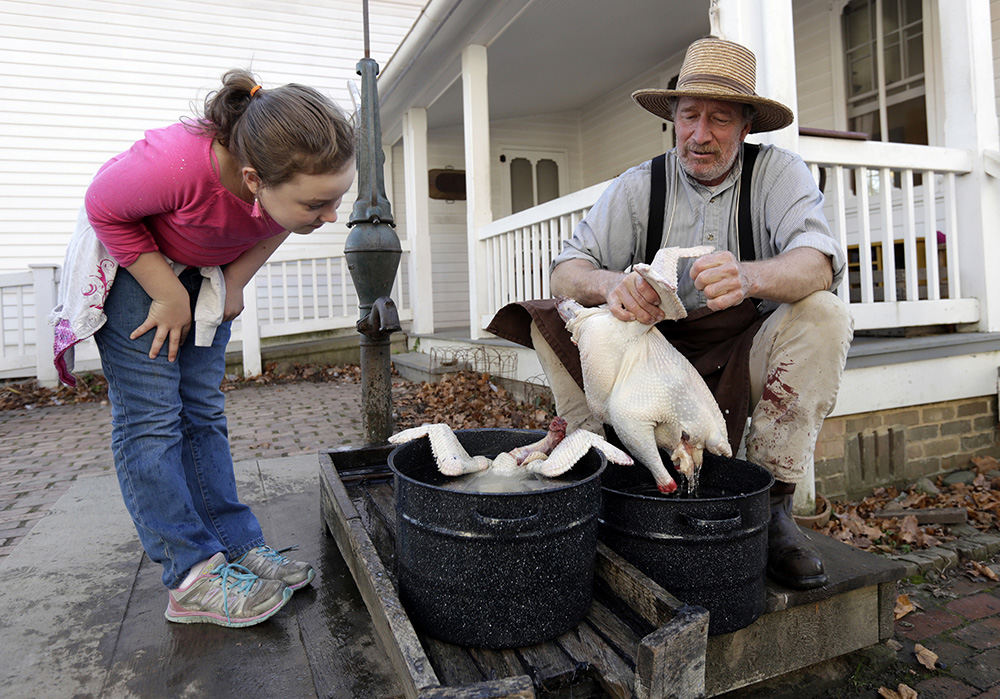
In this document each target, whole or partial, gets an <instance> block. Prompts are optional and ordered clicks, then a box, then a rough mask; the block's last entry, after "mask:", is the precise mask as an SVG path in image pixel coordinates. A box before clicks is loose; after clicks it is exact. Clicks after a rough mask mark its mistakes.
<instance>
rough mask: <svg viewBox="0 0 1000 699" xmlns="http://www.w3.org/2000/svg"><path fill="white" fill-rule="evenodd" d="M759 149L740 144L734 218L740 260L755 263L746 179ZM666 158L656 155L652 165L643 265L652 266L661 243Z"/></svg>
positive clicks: (664, 155)
mask: <svg viewBox="0 0 1000 699" xmlns="http://www.w3.org/2000/svg"><path fill="white" fill-rule="evenodd" d="M759 152H760V146H758V145H757V144H755V143H744V144H743V172H742V173H741V174H740V204H739V211H738V212H737V216H736V223H737V230H738V235H739V242H740V260H742V261H744V262H745V261H747V260H755V259H757V254H756V252H755V251H754V246H753V223H752V222H751V220H750V179H751V177H752V176H753V165H754V162H755V161H756V160H757V154H758V153H759ZM666 163H667V156H666V154H663V155H658V156H656V157H655V158H653V162H652V168H651V170H652V180H651V182H650V186H651V189H650V192H649V220H648V222H647V224H646V264H652V263H653V257H655V256H656V252H657V251H658V250H659V249H660V244H661V242H662V241H663V205H664V204H665V203H666V196H667V164H666Z"/></svg>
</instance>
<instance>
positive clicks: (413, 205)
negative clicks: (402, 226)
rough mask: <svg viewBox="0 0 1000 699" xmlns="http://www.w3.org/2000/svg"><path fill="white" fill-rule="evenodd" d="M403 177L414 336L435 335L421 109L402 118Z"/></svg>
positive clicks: (424, 120)
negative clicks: (433, 333)
mask: <svg viewBox="0 0 1000 699" xmlns="http://www.w3.org/2000/svg"><path fill="white" fill-rule="evenodd" d="M403 176H404V181H405V197H406V239H407V241H408V242H409V243H410V256H409V265H408V270H409V277H410V307H411V308H412V309H413V333H414V334H416V335H428V334H430V333H432V332H434V288H433V285H432V284H431V276H432V270H431V227H430V213H429V211H428V206H427V201H428V191H427V189H428V185H427V110H426V109H424V108H423V107H411V108H410V109H408V110H406V113H405V114H403Z"/></svg>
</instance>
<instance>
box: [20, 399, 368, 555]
mask: <svg viewBox="0 0 1000 699" xmlns="http://www.w3.org/2000/svg"><path fill="white" fill-rule="evenodd" d="M360 403H361V386H360V384H356V383H351V382H346V381H345V382H328V383H310V382H299V383H291V384H279V385H263V386H253V387H247V388H239V389H236V390H234V391H230V392H229V393H227V394H226V415H227V418H228V421H229V438H230V443H231V446H232V452H233V459H234V460H236V461H241V460H243V459H253V458H270V457H281V456H293V455H295V454H305V453H310V452H316V451H319V450H320V449H325V448H331V447H336V446H341V445H345V444H358V443H360V441H361V440H362V437H363V431H362V425H361V409H360ZM110 416H111V408H110V406H108V405H106V404H105V405H100V404H97V403H80V404H76V405H63V406H55V407H47V408H36V409H33V410H6V411H0V558H2V557H4V556H6V555H7V554H9V553H10V551H12V550H13V548H14V547H15V546H16V545H17V544H18V542H20V540H21V539H23V538H24V536H25V535H26V534H27V533H28V532H29V531H30V530H31V528H32V527H33V526H34V525H35V522H37V521H38V520H39V519H41V518H42V517H44V516H45V515H46V514H48V512H49V509H50V508H51V507H52V505H53V504H55V502H56V500H58V499H59V497H60V496H61V495H62V494H63V493H65V492H66V490H68V489H69V487H70V485H71V484H72V482H73V481H74V480H76V479H77V478H83V477H86V476H91V475H100V474H105V473H112V472H113V471H114V464H113V462H112V459H111V447H110V443H111V437H110V431H111V427H110V420H111V417H110Z"/></svg>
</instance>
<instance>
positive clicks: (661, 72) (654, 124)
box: [580, 27, 707, 187]
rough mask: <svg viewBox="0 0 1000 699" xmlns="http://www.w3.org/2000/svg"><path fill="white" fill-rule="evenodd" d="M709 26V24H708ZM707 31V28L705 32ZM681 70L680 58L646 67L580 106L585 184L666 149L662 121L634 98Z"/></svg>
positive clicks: (601, 179) (603, 179)
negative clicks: (633, 97) (637, 91)
mask: <svg viewBox="0 0 1000 699" xmlns="http://www.w3.org/2000/svg"><path fill="white" fill-rule="evenodd" d="M706 29H707V27H706ZM706 33H707V32H706ZM679 70H680V58H676V59H674V60H672V61H669V62H667V63H665V64H662V65H660V66H657V67H656V68H654V69H652V70H649V71H646V72H645V73H643V74H642V75H639V76H637V77H636V78H635V79H633V80H631V81H630V82H628V83H625V84H624V85H621V86H619V87H617V88H615V89H614V90H612V91H611V92H609V93H607V94H605V95H603V96H602V97H600V98H598V99H597V100H594V102H592V103H591V104H589V105H587V106H586V107H585V108H584V109H582V110H581V119H580V121H581V128H580V137H581V140H582V141H583V143H584V144H586V145H585V148H584V150H583V177H582V183H581V184H582V186H584V187H586V186H589V185H592V184H594V183H595V182H603V181H605V180H608V179H611V178H612V177H615V176H617V175H619V174H621V173H622V172H624V171H625V170H627V169H628V168H630V167H632V166H633V165H637V164H639V163H641V162H644V161H646V160H649V158H651V157H652V156H654V155H656V154H657V153H661V152H663V150H664V146H663V143H664V142H663V124H665V123H666V122H662V121H660V120H659V119H657V118H656V117H655V116H653V115H652V114H650V113H649V112H647V111H646V110H644V109H642V108H641V107H639V106H638V105H636V104H635V102H633V100H632V98H631V94H632V93H633V92H634V91H635V90H638V89H641V88H645V87H666V86H667V81H668V80H669V79H670V76H671V75H676V74H677V72H678V71H679Z"/></svg>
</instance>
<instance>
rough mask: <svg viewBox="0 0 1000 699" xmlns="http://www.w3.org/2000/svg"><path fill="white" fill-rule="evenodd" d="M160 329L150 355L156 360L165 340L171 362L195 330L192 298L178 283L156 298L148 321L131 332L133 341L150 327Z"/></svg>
mask: <svg viewBox="0 0 1000 699" xmlns="http://www.w3.org/2000/svg"><path fill="white" fill-rule="evenodd" d="M154 329H155V330H156V335H154V336H153V344H152V346H151V347H150V348H149V358H150V359H156V356H157V355H158V354H159V353H160V348H161V347H163V343H164V342H168V343H169V344H168V345H167V361H170V362H172V361H174V360H175V359H177V352H178V350H179V349H180V346H181V343H183V342H184V339H185V338H186V337H187V334H188V331H189V330H191V301H190V297H188V294H187V291H186V290H185V289H184V287H183V286H181V285H180V284H177V286H176V289H171V290H170V293H169V294H168V295H167V296H166V297H165V298H153V302H152V303H151V304H150V306H149V314H148V315H147V316H146V320H145V321H144V322H143V323H142V325H140V326H139V327H138V328H136V329H135V330H133V331H132V334H131V335H129V339H130V340H135V339H136V338H139V337H142V336H143V335H145V334H146V333H147V332H149V331H150V330H154Z"/></svg>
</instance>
